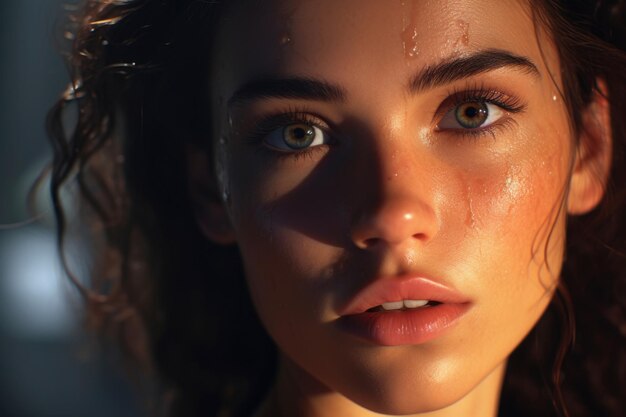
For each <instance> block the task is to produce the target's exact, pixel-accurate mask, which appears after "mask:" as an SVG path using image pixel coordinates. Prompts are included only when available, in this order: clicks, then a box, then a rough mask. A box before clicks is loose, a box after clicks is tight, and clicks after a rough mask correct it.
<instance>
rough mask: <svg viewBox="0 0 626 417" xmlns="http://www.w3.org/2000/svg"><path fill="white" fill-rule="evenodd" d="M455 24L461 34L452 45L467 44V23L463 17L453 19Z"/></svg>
mask: <svg viewBox="0 0 626 417" xmlns="http://www.w3.org/2000/svg"><path fill="white" fill-rule="evenodd" d="M455 24H456V26H457V27H458V28H459V29H460V31H461V34H460V35H459V37H458V39H457V40H456V42H455V43H454V46H467V45H469V23H468V22H466V21H465V20H463V19H458V20H456V21H455Z"/></svg>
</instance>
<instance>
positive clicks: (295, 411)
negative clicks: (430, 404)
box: [254, 357, 506, 417]
mask: <svg viewBox="0 0 626 417" xmlns="http://www.w3.org/2000/svg"><path fill="white" fill-rule="evenodd" d="M505 367H506V364H505V363H502V364H500V365H498V367H496V368H495V369H494V370H493V371H492V372H491V373H490V374H489V375H487V376H486V377H485V378H484V379H483V380H482V381H481V382H480V383H479V384H478V385H476V387H474V388H473V389H472V390H471V391H470V392H469V393H467V394H466V395H465V396H464V397H462V398H461V399H459V400H458V401H457V402H455V403H453V404H451V405H449V406H447V407H445V408H442V409H439V410H436V411H430V412H427V413H417V414H410V415H407V416H405V417H471V416H481V417H496V416H497V414H498V403H499V398H500V389H501V387H502V381H503V378H504V371H505ZM331 416H332V417H334V416H342V417H385V416H387V415H386V414H379V413H375V412H372V411H370V410H367V409H365V408H363V407H361V406H360V405H358V404H356V403H354V402H352V401H350V400H349V399H348V398H346V397H344V396H343V395H342V394H340V393H338V392H335V391H332V390H330V389H328V388H327V387H325V386H324V385H322V384H321V383H320V382H318V381H317V380H315V379H314V378H313V377H311V376H310V375H309V374H308V373H306V372H305V371H303V370H302V369H300V368H299V367H298V366H297V365H295V364H294V363H293V362H291V361H289V360H288V359H285V358H284V357H283V358H281V363H280V367H279V370H278V375H277V379H276V382H275V385H274V388H273V389H272V391H271V392H270V394H269V395H268V397H267V398H266V399H265V401H264V403H263V404H262V405H261V407H260V408H259V410H258V411H257V413H256V414H255V416H254V417H331Z"/></svg>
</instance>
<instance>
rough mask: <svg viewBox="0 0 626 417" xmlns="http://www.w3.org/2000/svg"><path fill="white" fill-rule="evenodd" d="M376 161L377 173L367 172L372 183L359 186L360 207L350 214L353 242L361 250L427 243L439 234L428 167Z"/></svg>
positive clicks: (382, 158)
mask: <svg viewBox="0 0 626 417" xmlns="http://www.w3.org/2000/svg"><path fill="white" fill-rule="evenodd" d="M396 155H397V154H396ZM376 159H377V162H378V163H377V164H376V165H377V166H378V169H371V168H372V165H370V170H369V172H370V175H371V176H370V177H369V178H368V180H370V179H371V180H372V181H367V183H366V182H362V183H363V184H364V187H363V188H362V189H360V190H359V191H358V192H359V193H360V194H361V197H360V198H359V199H358V200H359V201H360V203H361V206H360V207H357V208H356V209H355V210H354V212H353V221H352V225H351V232H350V233H351V239H352V242H353V243H354V244H355V245H356V246H357V247H358V248H360V249H370V248H375V247H379V246H381V245H387V246H396V245H400V244H405V243H410V244H426V243H428V242H429V241H430V240H432V239H433V237H434V236H435V235H436V234H437V232H438V230H439V224H438V223H439V222H438V216H437V215H436V211H435V204H434V203H435V200H436V197H435V196H436V190H435V187H434V181H433V179H432V172H429V171H430V169H429V166H428V164H426V163H420V161H419V160H416V158H395V157H391V158H389V157H388V156H387V157H386V156H385V155H381V154H379V155H378V157H377V158H376ZM422 162H424V161H422Z"/></svg>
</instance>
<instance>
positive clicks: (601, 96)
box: [567, 79, 613, 214]
mask: <svg viewBox="0 0 626 417" xmlns="http://www.w3.org/2000/svg"><path fill="white" fill-rule="evenodd" d="M596 83H597V89H594V91H593V93H592V94H593V97H592V99H591V102H590V103H589V104H588V105H587V107H586V108H585V109H584V112H583V115H582V126H581V132H580V138H579V141H578V147H577V149H576V159H575V161H574V168H573V172H572V177H571V179H570V185H569V195H568V200H567V212H568V213H569V214H585V213H587V212H589V211H591V210H593V209H594V208H595V207H596V206H597V205H598V204H599V203H600V200H601V199H602V197H603V196H604V192H605V190H606V183H607V180H608V177H609V172H610V170H611V157H612V149H613V146H612V145H613V143H612V132H611V112H610V104H609V100H608V90H607V88H606V83H605V82H604V80H600V79H598V80H597V81H596ZM598 90H599V91H598Z"/></svg>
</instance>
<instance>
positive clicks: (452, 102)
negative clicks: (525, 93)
mask: <svg viewBox="0 0 626 417" xmlns="http://www.w3.org/2000/svg"><path fill="white" fill-rule="evenodd" d="M523 110H524V105H523V104H521V103H520V101H519V100H518V99H517V98H515V97H513V96H510V95H507V94H505V93H502V92H499V91H496V90H484V89H475V90H467V91H462V92H457V93H453V94H452V95H450V96H449V97H448V98H447V99H446V100H445V101H444V102H443V103H442V104H441V105H440V107H439V109H438V110H437V115H440V116H439V121H438V122H437V127H436V128H437V130H438V131H452V132H459V133H462V134H472V135H480V134H483V133H488V132H491V129H492V128H493V127H495V126H497V125H498V124H499V123H502V122H503V121H505V120H506V118H507V116H508V115H509V114H511V113H518V112H521V111H523Z"/></svg>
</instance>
